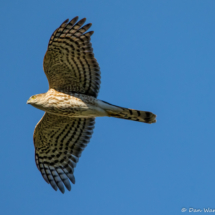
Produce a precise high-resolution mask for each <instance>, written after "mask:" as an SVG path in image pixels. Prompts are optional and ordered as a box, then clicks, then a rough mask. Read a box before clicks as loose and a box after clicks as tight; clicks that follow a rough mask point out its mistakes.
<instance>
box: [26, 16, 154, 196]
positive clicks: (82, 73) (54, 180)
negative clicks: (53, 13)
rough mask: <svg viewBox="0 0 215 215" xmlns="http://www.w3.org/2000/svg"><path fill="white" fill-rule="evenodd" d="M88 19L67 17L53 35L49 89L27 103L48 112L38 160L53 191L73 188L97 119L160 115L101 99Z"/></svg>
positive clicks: (47, 62) (47, 64)
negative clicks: (75, 172)
mask: <svg viewBox="0 0 215 215" xmlns="http://www.w3.org/2000/svg"><path fill="white" fill-rule="evenodd" d="M85 21H86V19H85V18H84V19H81V20H80V21H78V17H75V18H73V19H72V20H71V21H69V20H68V19H67V20H66V21H65V22H63V23H62V24H61V26H60V27H59V28H57V29H56V30H55V31H54V33H53V34H52V36H51V38H50V40H49V43H48V50H47V52H46V54H45V57H44V62H43V68H44V71H45V74H46V76H47V78H48V82H49V90H48V92H46V93H42V94H37V95H34V96H31V97H30V99H29V100H28V101H27V103H28V104H31V105H32V106H34V107H36V108H38V109H40V110H43V111H45V114H44V116H43V117H42V119H41V120H40V121H39V122H38V124H37V125H36V127H35V130H34V146H35V161H36V165H37V168H38V169H39V171H40V172H41V174H42V176H43V178H44V180H45V181H46V182H47V183H48V184H50V185H51V186H52V187H53V189H54V190H58V188H59V190H60V191H61V192H62V193H64V191H65V190H64V186H65V187H66V188H67V189H68V190H71V185H70V182H69V180H70V181H71V182H72V183H73V184H74V183H75V178H74V168H75V166H76V164H77V162H78V160H79V157H80V156H81V153H82V151H83V150H84V148H85V147H86V146H87V143H88V142H89V140H90V138H91V135H92V133H93V128H94V123H95V117H99V116H100V117H101V116H109V117H117V118H121V119H128V120H134V121H139V122H145V123H154V122H156V119H155V118H156V115H155V114H153V113H151V112H147V111H139V110H133V109H128V108H123V107H119V106H116V105H112V104H109V103H107V102H104V101H102V100H99V99H97V96H98V92H99V87H100V68H99V65H98V63H97V61H96V59H95V58H94V54H93V49H92V44H91V43H90V37H91V35H92V34H93V31H88V32H87V30H88V29H89V28H90V27H91V25H92V24H87V25H84V26H83V24H84V22H85Z"/></svg>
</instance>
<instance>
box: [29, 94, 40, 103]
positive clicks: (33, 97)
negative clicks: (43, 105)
mask: <svg viewBox="0 0 215 215" xmlns="http://www.w3.org/2000/svg"><path fill="white" fill-rule="evenodd" d="M37 102H38V95H34V96H31V97H30V98H29V99H28V101H27V104H31V105H32V104H35V103H37Z"/></svg>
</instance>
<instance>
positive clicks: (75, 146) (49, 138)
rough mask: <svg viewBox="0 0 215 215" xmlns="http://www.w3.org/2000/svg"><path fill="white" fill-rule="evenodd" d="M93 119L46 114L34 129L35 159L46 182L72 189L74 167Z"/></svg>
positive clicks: (53, 185) (87, 138) (93, 121)
mask: <svg viewBox="0 0 215 215" xmlns="http://www.w3.org/2000/svg"><path fill="white" fill-rule="evenodd" d="M94 123H95V119H94V118H69V117H63V116H57V115H52V114H48V113H45V114H44V116H43V118H42V119H41V120H40V122H39V123H38V124H37V126H36V128H35V130H34V146H35V160H36V164H37V168H38V169H39V170H40V172H41V174H42V176H43V178H44V179H45V181H46V182H47V183H50V184H51V186H52V187H53V188H54V189H55V190H57V189H58V188H59V190H60V191H61V192H62V193H64V185H65V187H66V188H67V189H68V190H71V185H70V182H69V180H68V178H69V179H70V181H71V182H72V183H73V184H74V183H75V178H74V174H73V173H74V168H75V166H76V163H77V162H78V159H79V157H80V156H81V152H82V151H83V150H84V148H85V147H86V145H87V143H88V142H89V140H90V138H91V135H92V133H93V128H94Z"/></svg>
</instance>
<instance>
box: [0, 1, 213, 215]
mask: <svg viewBox="0 0 215 215" xmlns="http://www.w3.org/2000/svg"><path fill="white" fill-rule="evenodd" d="M214 11H215V1H213V0H205V1H199V0H175V1H169V0H165V1H161V0H159V1H155V0H151V1H140V0H133V1H123V0H109V1H99V0H92V1H88V0H78V1H66V0H65V1H64V0H63V1H54V0H52V1H51V0H47V1H41V0H38V1H26V0H23V1H14V0H12V1H1V3H0V26H1V41H0V43H1V49H0V58H1V72H0V80H1V85H0V88H1V106H0V110H1V124H0V127H1V135H0V141H1V152H0V163H1V179H0V181H1V192H0V200H1V214H4V215H12V214H21V215H29V214H31V215H38V214H40V215H43V214H44V215H45V214H52V215H55V214H78V215H82V214H92V215H97V214H98V215H100V214H102V215H106V214H108V215H109V214H113V215H115V214H123V215H130V214H136V215H139V214H147V215H151V214H153V215H154V214H159V215H160V214H166V215H169V214H170V215H172V214H188V213H189V212H188V211H186V212H184V213H182V212H181V209H182V208H183V207H185V208H187V209H188V210H189V208H196V209H203V208H206V207H210V208H215V203H214V199H215V156H214V152H215V141H214V140H215V132H214V121H215V114H214V108H215V102H214V92H215V84H214V79H215V72H214V68H215V61H214V56H215V42H214V38H215V28H214V21H215V13H214ZM77 15H78V16H79V17H80V18H83V17H86V18H87V22H91V23H93V26H92V27H91V29H92V30H94V31H95V33H94V35H93V36H92V43H93V48H94V53H95V57H96V58H97V60H98V62H99V65H100V67H101V75H102V83H101V90H100V94H99V96H98V98H99V99H102V100H105V101H107V102H110V103H112V104H116V105H121V106H124V107H129V108H133V109H139V110H147V111H152V112H154V113H155V114H157V123H156V124H152V125H148V124H144V123H138V122H132V121H127V120H120V119H114V118H97V120H96V126H95V130H94V134H93V137H92V139H91V141H90V143H89V145H88V147H87V148H86V149H85V150H84V152H83V153H82V157H81V158H80V161H79V163H78V165H77V167H76V169H75V177H76V184H75V185H73V186H72V191H71V192H66V193H65V194H64V195H62V194H61V193H60V192H59V191H58V192H55V191H54V190H53V189H52V188H51V186H50V185H48V184H47V183H46V182H45V181H44V180H43V178H42V177H41V175H40V173H39V171H38V170H37V168H36V165H35V161H34V146H33V131H34V127H35V125H36V123H37V122H38V121H39V119H40V118H41V117H42V115H43V113H42V111H40V110H37V109H35V108H33V107H31V106H29V105H26V101H27V99H28V98H29V97H30V96H31V95H34V94H38V93H43V92H46V91H47V90H48V82H47V80H46V77H45V74H44V72H43V68H42V62H43V57H44V54H45V52H46V49H47V45H48V41H49V38H50V36H51V34H52V32H53V31H54V30H55V29H56V28H57V27H58V26H59V25H60V24H61V23H62V22H63V21H64V20H65V19H66V18H70V19H71V18H73V17H74V16H77ZM202 213H203V212H202Z"/></svg>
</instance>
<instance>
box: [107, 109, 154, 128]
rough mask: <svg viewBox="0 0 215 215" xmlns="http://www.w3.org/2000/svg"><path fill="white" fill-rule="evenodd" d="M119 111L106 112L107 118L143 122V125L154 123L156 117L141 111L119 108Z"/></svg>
mask: <svg viewBox="0 0 215 215" xmlns="http://www.w3.org/2000/svg"><path fill="white" fill-rule="evenodd" d="M120 109H121V110H120V111H113V110H107V113H108V115H109V116H112V117H116V118H121V119H128V120H133V121H138V122H145V123H150V124H151V123H155V122H156V119H155V118H156V115H155V114H153V113H151V112H148V111H141V110H134V109H128V108H122V107H120Z"/></svg>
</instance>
